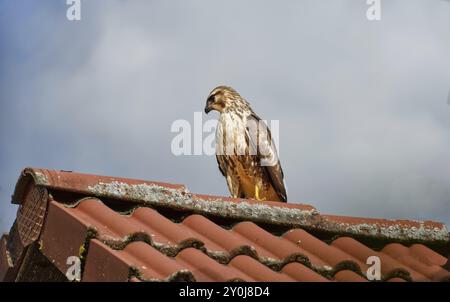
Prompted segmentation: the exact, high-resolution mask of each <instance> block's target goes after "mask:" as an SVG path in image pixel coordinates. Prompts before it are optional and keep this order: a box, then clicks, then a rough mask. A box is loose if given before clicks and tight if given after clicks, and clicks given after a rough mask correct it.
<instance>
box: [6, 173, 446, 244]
mask: <svg viewBox="0 0 450 302" xmlns="http://www.w3.org/2000/svg"><path fill="white" fill-rule="evenodd" d="M31 180H32V181H33V182H34V184H35V185H37V186H43V187H46V188H48V189H49V190H50V191H52V190H57V191H58V190H59V191H69V192H74V193H79V194H82V195H84V196H92V197H97V198H112V199H121V200H123V201H129V202H133V203H136V204H144V205H148V206H153V207H165V208H171V209H174V210H178V211H180V210H181V211H186V212H193V213H198V214H203V215H213V216H218V217H222V218H229V219H235V220H250V221H253V222H255V223H263V224H270V225H278V226H287V227H291V228H292V227H301V228H305V229H309V230H317V231H323V232H328V233H335V234H338V236H341V235H350V236H362V237H369V238H377V239H380V238H381V239H386V240H396V241H400V242H431V243H435V242H439V243H450V235H449V232H448V230H447V228H446V226H445V224H443V223H439V222H434V221H413V220H390V219H375V218H360V217H345V216H335V215H322V214H320V213H319V211H318V210H317V209H316V208H315V207H313V206H311V205H304V204H289V203H281V202H273V201H263V202H260V201H254V200H248V199H237V198H230V197H220V196H211V195H201V194H194V193H191V192H189V190H188V189H187V188H186V187H185V186H184V185H179V184H168V183H162V182H153V181H146V180H137V179H128V178H119V177H110V176H99V175H92V174H82V173H76V172H70V171H61V170H48V169H39V168H26V169H24V170H23V171H22V174H21V177H20V178H19V181H18V182H17V185H16V188H15V191H14V195H13V197H12V199H13V202H14V203H21V202H22V200H23V198H24V191H25V188H26V186H27V184H28V183H29V182H30V181H31Z"/></svg>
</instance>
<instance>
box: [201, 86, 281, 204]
mask: <svg viewBox="0 0 450 302" xmlns="http://www.w3.org/2000/svg"><path fill="white" fill-rule="evenodd" d="M211 110H216V111H218V112H219V113H220V117H219V121H218V125H217V128H216V137H215V138H216V159H217V163H218V165H219V169H220V172H222V174H223V176H224V177H225V178H226V181H227V185H228V189H229V191H230V193H231V195H232V197H235V198H249V199H256V200H258V201H262V200H270V201H281V202H287V194H286V188H285V186H284V182H283V179H284V175H283V170H282V168H281V165H280V161H279V159H278V155H277V150H276V147H275V144H274V143H273V140H272V135H271V132H270V130H269V128H268V127H267V125H266V124H265V123H264V122H263V121H262V120H261V119H260V118H259V117H258V116H257V115H256V114H255V112H253V110H252V108H251V107H250V104H249V103H248V102H247V101H246V100H245V99H243V98H242V97H241V96H240V95H239V93H237V92H236V91H235V90H234V89H233V88H231V87H227V86H218V87H216V88H214V89H213V90H212V91H211V93H210V94H209V96H208V98H207V101H206V106H205V113H206V114H208V113H209V112H210V111H211Z"/></svg>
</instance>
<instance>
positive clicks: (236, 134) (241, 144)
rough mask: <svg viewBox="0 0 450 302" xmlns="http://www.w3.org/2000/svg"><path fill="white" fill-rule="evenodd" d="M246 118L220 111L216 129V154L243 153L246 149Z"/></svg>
mask: <svg viewBox="0 0 450 302" xmlns="http://www.w3.org/2000/svg"><path fill="white" fill-rule="evenodd" d="M246 131H247V129H246V118H245V117H241V116H239V115H237V114H233V113H222V114H221V115H220V118H219V122H218V125H217V130H216V154H218V155H245V154H246V152H247V150H248V142H247V141H248V140H247V139H246V135H247V134H246Z"/></svg>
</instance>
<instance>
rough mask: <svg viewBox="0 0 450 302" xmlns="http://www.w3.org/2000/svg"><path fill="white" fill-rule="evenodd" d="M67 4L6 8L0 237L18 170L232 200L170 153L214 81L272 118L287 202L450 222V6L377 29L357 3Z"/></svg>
mask: <svg viewBox="0 0 450 302" xmlns="http://www.w3.org/2000/svg"><path fill="white" fill-rule="evenodd" d="M66 9H67V6H66V4H65V1H63V0H61V1H59V0H53V1H31V0H30V1H25V0H14V1H12V0H9V1H6V0H0V144H1V148H0V198H1V202H0V231H8V229H9V227H10V226H11V223H12V221H13V219H14V217H15V212H16V210H17V209H16V207H15V206H13V205H11V204H10V195H11V194H12V191H13V189H14V185H15V182H16V181H17V178H18V176H19V173H20V171H21V170H22V169H23V168H24V167H26V166H35V167H43V168H51V169H64V170H73V171H80V172H86V173H95V174H104V175H115V176H121V177H130V178H141V179H149V180H157V181H166V182H173V183H183V184H185V185H186V186H187V187H188V188H189V189H190V190H191V191H194V192H200V193H209V194H220V195H227V194H228V192H227V189H226V185H225V181H224V179H223V178H222V176H221V175H220V173H219V171H218V169H217V164H216V161H215V158H214V157H208V156H179V157H176V156H174V155H173V154H172V153H171V150H170V145H171V140H172V139H173V137H174V134H173V133H171V132H170V126H171V124H172V123H173V122H174V121H175V120H177V119H186V120H189V121H192V120H193V116H194V112H196V111H202V109H203V107H204V103H205V99H206V96H207V95H208V93H209V91H210V90H211V89H212V88H214V87H215V86H217V85H219V84H227V85H231V86H233V87H234V88H236V89H237V90H238V91H239V92H240V93H241V94H242V95H243V96H244V97H245V98H247V99H248V101H249V102H250V103H251V104H252V106H253V109H254V110H255V111H256V112H257V113H258V114H259V115H260V116H261V117H263V118H264V119H268V120H279V121H280V158H281V163H282V166H283V169H284V171H285V176H286V183H287V186H288V197H289V201H290V202H293V203H307V204H312V205H314V206H316V207H317V208H318V210H319V211H321V212H323V213H330V214H337V215H356V216H364V217H383V218H405V219H431V220H438V221H444V222H446V223H447V224H450V186H449V184H450V169H449V168H450V167H449V163H448V160H449V158H450V106H449V105H448V104H447V96H448V94H449V90H450V59H449V56H448V54H449V53H450V3H449V2H448V1H439V0H430V1H423V0H390V1H383V0H382V19H381V20H380V21H378V22H369V21H368V20H367V19H366V10H367V5H366V1H363V0H360V1H355V0H328V1H313V0H303V1H284V2H283V3H280V2H279V1H270V2H269V1H267V2H265V4H264V5H263V4H262V3H261V1H256V0H254V1H245V3H243V2H242V1H237V0H236V1H228V2H227V5H224V4H223V2H220V1H143V0H141V1H139V0H137V1H124V0H122V1H118V0H115V1H114V0H112V1H105V0H98V1H86V0H84V1H82V11H81V14H82V20H81V21H78V22H69V21H68V20H67V19H66ZM216 117H217V116H216ZM208 118H209V117H208ZM205 119H206V117H205Z"/></svg>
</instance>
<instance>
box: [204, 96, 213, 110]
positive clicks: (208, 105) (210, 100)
mask: <svg viewBox="0 0 450 302" xmlns="http://www.w3.org/2000/svg"><path fill="white" fill-rule="evenodd" d="M213 103H214V97H213V96H210V97H209V98H208V100H206V106H205V113H206V114H208V113H209V112H210V111H211V110H213V108H212V104H213Z"/></svg>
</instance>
